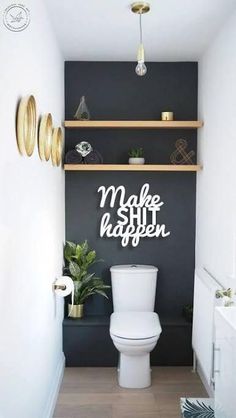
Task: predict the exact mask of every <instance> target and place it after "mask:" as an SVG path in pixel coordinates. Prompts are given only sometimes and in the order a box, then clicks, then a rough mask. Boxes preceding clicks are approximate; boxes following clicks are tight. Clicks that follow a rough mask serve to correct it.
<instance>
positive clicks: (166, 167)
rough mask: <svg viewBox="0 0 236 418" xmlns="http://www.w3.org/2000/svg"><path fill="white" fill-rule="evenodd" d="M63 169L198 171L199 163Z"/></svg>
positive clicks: (68, 167)
mask: <svg viewBox="0 0 236 418" xmlns="http://www.w3.org/2000/svg"><path fill="white" fill-rule="evenodd" d="M64 170H65V171H200V170H201V166H200V165H197V164H196V165H172V164H166V165H165V164H164V165H163V164H143V165H139V164H65V165H64Z"/></svg>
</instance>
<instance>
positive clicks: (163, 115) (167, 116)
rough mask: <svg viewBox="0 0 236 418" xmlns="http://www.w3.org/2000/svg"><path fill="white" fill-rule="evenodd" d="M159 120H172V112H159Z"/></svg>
mask: <svg viewBox="0 0 236 418" xmlns="http://www.w3.org/2000/svg"><path fill="white" fill-rule="evenodd" d="M161 120H174V113H173V112H161Z"/></svg>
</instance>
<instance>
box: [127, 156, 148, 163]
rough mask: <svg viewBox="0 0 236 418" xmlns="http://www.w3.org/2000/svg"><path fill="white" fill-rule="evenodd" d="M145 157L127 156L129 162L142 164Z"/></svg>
mask: <svg viewBox="0 0 236 418" xmlns="http://www.w3.org/2000/svg"><path fill="white" fill-rule="evenodd" d="M144 163H145V159H144V158H132V157H130V158H129V164H144Z"/></svg>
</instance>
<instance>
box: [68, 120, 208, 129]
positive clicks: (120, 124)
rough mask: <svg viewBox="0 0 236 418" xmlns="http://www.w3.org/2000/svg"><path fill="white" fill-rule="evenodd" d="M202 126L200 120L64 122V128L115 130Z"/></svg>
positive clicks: (195, 127) (192, 127) (194, 127)
mask: <svg viewBox="0 0 236 418" xmlns="http://www.w3.org/2000/svg"><path fill="white" fill-rule="evenodd" d="M202 126H203V122H202V121H200V120H188V121H186V120H173V121H162V120H88V121H81V120H66V121H65V127H66V128H83V129H92V128H101V129H107V128H112V129H113V128H116V129H122V128H123V129H124V128H125V129H126V128H133V129H197V128H201V127H202Z"/></svg>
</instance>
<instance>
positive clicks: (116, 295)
mask: <svg viewBox="0 0 236 418" xmlns="http://www.w3.org/2000/svg"><path fill="white" fill-rule="evenodd" d="M157 271H158V270H157V268H156V267H154V266H145V265H136V264H133V265H121V266H113V267H111V280H112V296H113V305H114V312H113V314H112V315H111V319H110V336H111V338H112V340H113V343H114V345H115V347H116V348H117V350H118V351H119V364H118V382H119V385H120V386H122V387H125V388H145V387H148V386H150V385H151V369H150V352H151V351H152V350H153V349H154V347H155V346H156V343H157V341H158V339H159V336H160V334H161V331H162V329H161V325H160V321H159V317H158V315H157V313H155V312H153V310H154V303H155V293H156V279H157Z"/></svg>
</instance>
